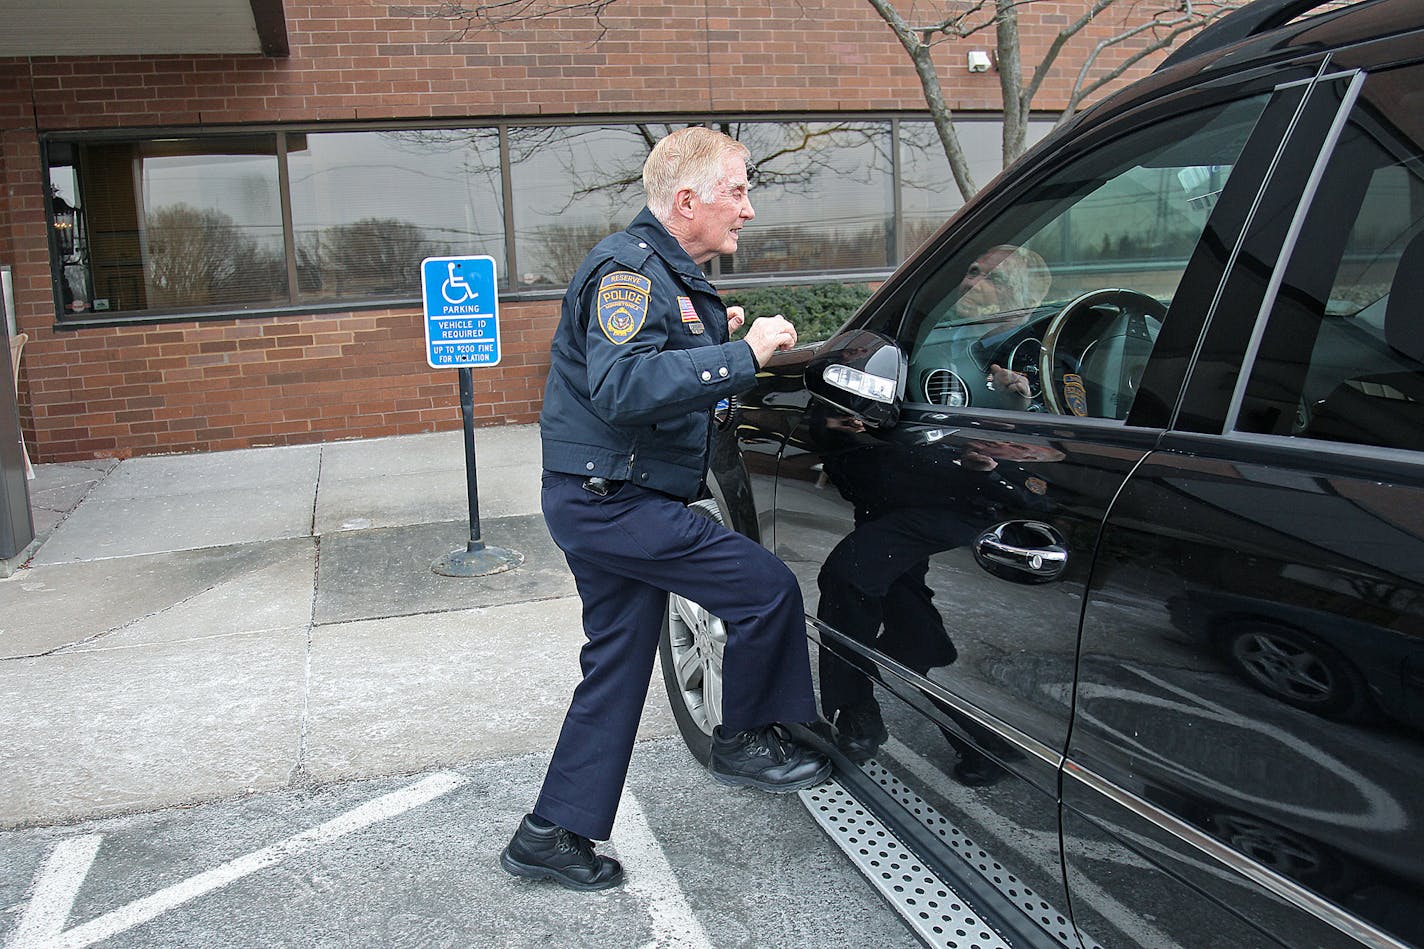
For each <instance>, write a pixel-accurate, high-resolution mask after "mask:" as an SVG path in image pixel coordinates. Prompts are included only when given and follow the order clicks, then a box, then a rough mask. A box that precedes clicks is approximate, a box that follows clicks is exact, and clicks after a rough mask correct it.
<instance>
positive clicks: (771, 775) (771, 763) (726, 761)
mask: <svg viewBox="0 0 1424 949" xmlns="http://www.w3.org/2000/svg"><path fill="white" fill-rule="evenodd" d="M707 770H708V771H710V772H711V773H712V777H714V778H716V779H717V780H718V781H720V782H721V783H723V784H731V785H742V786H747V787H754V788H760V789H761V790H763V791H770V792H772V793H773V794H782V793H785V792H787V791H799V790H801V789H802V788H809V787H812V786H814V785H817V784H820V783H821V782H822V781H824V780H826V778H828V777H830V774H831V762H830V759H829V758H827V757H826V756H825V755H823V754H821V753H820V752H816V751H812V750H811V749H810V748H805V747H803V746H801V745H798V744H796V743H795V742H794V741H792V740H791V739H790V738H789V737H787V736H786V735H785V734H784V733H782V732H781V730H780V729H778V728H777V727H776V726H775V725H763V726H761V727H760V728H753V729H751V730H749V731H744V732H730V733H729V732H727V731H725V730H724V729H723V728H722V726H721V725H718V726H717V727H716V728H715V729H713V731H712V755H711V757H709V758H708V759H707Z"/></svg>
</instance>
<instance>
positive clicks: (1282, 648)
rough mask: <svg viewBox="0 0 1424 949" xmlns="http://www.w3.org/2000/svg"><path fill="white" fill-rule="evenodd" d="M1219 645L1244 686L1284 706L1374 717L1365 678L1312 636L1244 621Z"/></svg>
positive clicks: (1330, 714) (1346, 716)
mask: <svg viewBox="0 0 1424 949" xmlns="http://www.w3.org/2000/svg"><path fill="white" fill-rule="evenodd" d="M1223 645H1224V646H1225V648H1226V652H1227V655H1228V656H1229V657H1230V660H1231V663H1232V665H1233V666H1235V667H1236V670H1237V671H1238V672H1239V673H1241V675H1243V676H1245V677H1246V680H1247V681H1248V682H1250V683H1251V684H1252V685H1254V686H1255V687H1256V688H1257V689H1259V690H1261V691H1262V692H1265V693H1266V694H1267V695H1269V696H1271V697H1273V698H1276V699H1279V700H1280V701H1282V702H1285V703H1286V704H1287V705H1293V706H1295V707H1296V708H1299V709H1303V710H1305V711H1307V712H1314V713H1315V714H1317V715H1324V716H1328V717H1331V718H1343V719H1350V720H1359V719H1366V718H1370V717H1372V712H1373V705H1372V703H1371V701H1370V697H1369V690H1368V688H1367V686H1366V684H1365V680H1364V676H1362V675H1361V674H1360V671H1359V670H1358V669H1356V668H1355V666H1354V665H1353V664H1352V663H1351V662H1350V661H1349V660H1347V659H1346V658H1345V657H1344V656H1342V655H1340V653H1338V652H1336V651H1335V650H1334V649H1332V648H1330V647H1329V646H1327V645H1325V644H1324V643H1322V642H1320V641H1319V640H1317V639H1315V638H1314V637H1313V636H1310V635H1308V634H1306V633H1303V632H1301V631H1300V630H1297V629H1293V628H1291V627H1289V626H1275V625H1271V624H1268V623H1246V624H1241V625H1237V626H1233V627H1232V628H1231V630H1230V631H1229V632H1228V634H1227V635H1226V637H1225V641H1224V643H1223Z"/></svg>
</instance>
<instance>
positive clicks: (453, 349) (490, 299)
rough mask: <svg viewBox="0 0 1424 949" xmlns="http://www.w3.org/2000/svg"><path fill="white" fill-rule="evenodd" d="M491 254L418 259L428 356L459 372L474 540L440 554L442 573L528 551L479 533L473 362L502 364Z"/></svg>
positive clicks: (504, 563) (477, 570)
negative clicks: (492, 541)
mask: <svg viewBox="0 0 1424 949" xmlns="http://www.w3.org/2000/svg"><path fill="white" fill-rule="evenodd" d="M495 287H496V283H495V270H494V258H492V257H427V258H426V259H425V260H423V261H421V264H420V296H421V299H422V300H423V301H424V304H425V361H426V363H427V365H429V366H430V367H431V368H432V369H451V368H454V369H458V370H459V372H460V414H461V416H462V417H463V419H464V423H465V490H466V494H467V496H468V498H469V506H470V540H469V542H468V543H467V544H466V545H465V549H464V550H455V551H451V552H450V553H448V554H446V555H445V556H443V557H441V558H440V559H439V560H436V561H435V562H434V563H433V564H431V565H430V569H431V570H433V571H435V572H436V573H438V574H440V575H441V576H444V577H483V576H488V575H490V574H493V573H503V572H504V571H506V570H513V569H514V568H515V567H517V566H519V565H520V564H521V563H523V562H524V555H523V554H521V553H519V552H518V551H514V550H506V549H505V548H503V547H493V546H489V545H487V544H486V543H485V542H484V541H483V540H482V539H481V538H480V496H479V487H478V485H477V484H476V479H475V382H474V376H473V374H472V373H471V367H472V366H494V365H498V363H499V357H500V351H499V296H498V294H497V293H496V291H495Z"/></svg>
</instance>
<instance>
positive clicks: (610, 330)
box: [598, 270, 653, 346]
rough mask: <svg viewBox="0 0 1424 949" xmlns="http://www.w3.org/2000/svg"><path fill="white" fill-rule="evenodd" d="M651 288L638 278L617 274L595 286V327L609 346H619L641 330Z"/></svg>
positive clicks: (628, 273) (647, 282)
mask: <svg viewBox="0 0 1424 949" xmlns="http://www.w3.org/2000/svg"><path fill="white" fill-rule="evenodd" d="M652 288H653V284H652V281H650V280H649V279H648V278H647V277H644V276H643V275H642V274H636V273H633V272H632V271H629V270H620V271H618V272H616V273H611V274H609V275H608V276H606V277H604V278H603V280H602V281H601V282H600V283H599V284H598V325H599V327H600V328H601V329H602V330H603V335H604V336H607V337H608V339H609V342H611V343H613V344H614V345H615V346H621V345H623V344H624V343H626V342H628V340H630V339H632V338H633V337H634V336H636V335H638V330H640V329H642V328H643V321H644V320H646V319H647V318H648V297H649V294H650V292H651V291H652Z"/></svg>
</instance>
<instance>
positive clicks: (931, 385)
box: [921, 369, 969, 409]
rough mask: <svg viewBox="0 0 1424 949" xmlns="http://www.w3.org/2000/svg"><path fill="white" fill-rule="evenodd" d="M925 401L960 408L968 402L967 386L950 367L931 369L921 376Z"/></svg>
mask: <svg viewBox="0 0 1424 949" xmlns="http://www.w3.org/2000/svg"><path fill="white" fill-rule="evenodd" d="M921 378H922V379H923V381H924V390H925V401H926V402H928V403H930V404H931V405H947V406H949V407H950V408H955V409H962V408H964V407H965V406H967V405H968V404H969V388H968V387H967V386H965V384H964V380H963V379H961V378H959V376H958V374H957V373H955V372H954V371H953V370H952V369H931V370H929V371H928V372H926V373H925V374H924V375H923V376H922V377H921Z"/></svg>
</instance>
